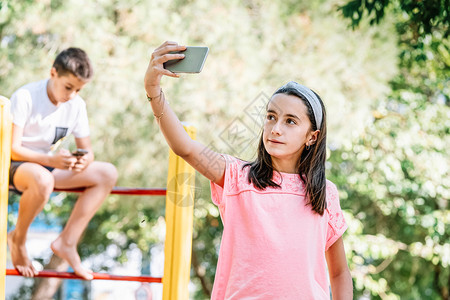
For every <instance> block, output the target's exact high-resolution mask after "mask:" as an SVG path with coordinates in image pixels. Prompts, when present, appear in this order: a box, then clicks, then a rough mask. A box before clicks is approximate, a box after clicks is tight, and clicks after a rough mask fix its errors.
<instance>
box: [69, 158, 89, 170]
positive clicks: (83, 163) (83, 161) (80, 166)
mask: <svg viewBox="0 0 450 300" xmlns="http://www.w3.org/2000/svg"><path fill="white" fill-rule="evenodd" d="M88 164H89V160H88V157H87V154H85V155H83V156H78V157H77V161H76V163H75V166H74V167H73V169H72V171H74V172H81V171H83V170H84V169H86V167H87V165H88Z"/></svg>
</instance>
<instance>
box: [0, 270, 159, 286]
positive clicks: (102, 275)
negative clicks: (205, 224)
mask: <svg viewBox="0 0 450 300" xmlns="http://www.w3.org/2000/svg"><path fill="white" fill-rule="evenodd" d="M6 275H9V276H22V275H21V274H20V273H19V271H17V270H15V269H6ZM92 275H94V279H93V280H120V281H139V282H156V283H161V282H162V278H161V277H150V276H120V275H110V274H106V273H92ZM35 277H55V278H63V279H80V280H83V279H82V278H81V277H79V276H78V275H75V273H72V272H57V271H52V270H44V271H40V272H39V274H38V275H37V276H35Z"/></svg>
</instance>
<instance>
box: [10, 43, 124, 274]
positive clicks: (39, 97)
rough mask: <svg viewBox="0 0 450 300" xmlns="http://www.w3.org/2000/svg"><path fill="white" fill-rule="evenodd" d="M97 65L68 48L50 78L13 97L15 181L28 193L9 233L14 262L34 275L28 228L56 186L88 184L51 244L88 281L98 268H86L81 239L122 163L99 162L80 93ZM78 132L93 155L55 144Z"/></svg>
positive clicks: (12, 173)
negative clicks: (74, 152) (79, 245)
mask: <svg viewBox="0 0 450 300" xmlns="http://www.w3.org/2000/svg"><path fill="white" fill-rule="evenodd" d="M92 75H93V69H92V66H91V62H90V60H89V58H88V56H87V54H86V53H85V52H84V51H83V50H81V49H79V48H69V49H66V50H64V51H62V52H61V53H60V54H59V55H58V56H57V57H56V59H55V61H54V63H53V67H52V68H51V70H50V78H49V79H45V80H41V81H38V82H33V83H30V84H27V85H25V86H23V87H21V88H20V89H18V90H17V91H16V92H15V93H14V94H13V95H12V96H11V112H12V115H13V132H12V149H11V160H12V161H11V169H10V183H11V184H13V185H14V187H15V188H16V189H17V190H18V191H20V192H22V196H21V199H20V203H19V215H18V219H17V224H16V228H15V229H14V230H12V231H11V232H10V233H9V234H8V245H9V249H10V252H11V258H12V262H13V264H14V267H15V268H16V269H17V270H18V271H19V272H20V273H21V274H22V275H23V276H27V277H33V276H35V275H37V271H36V270H35V269H34V267H33V265H32V264H31V261H30V259H29V258H28V254H27V251H26V248H25V241H26V236H27V231H28V228H29V226H30V224H31V222H32V221H33V219H34V218H35V217H36V216H37V215H38V213H39V212H40V211H41V210H42V209H43V207H44V205H45V204H46V203H47V201H48V198H49V196H50V194H51V193H52V191H53V188H79V187H84V188H86V189H85V191H84V192H83V193H82V194H80V196H79V198H78V200H77V202H76V204H75V206H74V208H73V211H72V213H71V215H70V217H69V220H68V221H67V224H66V226H65V228H64V229H63V231H62V232H61V234H60V235H59V237H58V238H57V239H56V240H55V241H53V242H52V244H51V248H52V250H53V252H54V253H55V254H56V255H58V256H59V257H61V258H63V259H65V260H66V261H67V262H68V263H69V264H70V266H71V267H72V268H73V270H74V272H75V273H76V274H77V275H79V276H81V277H82V278H84V279H86V280H90V279H92V278H93V276H92V274H91V273H92V272H91V271H89V270H86V269H84V268H83V267H82V265H81V261H80V256H79V255H78V252H77V243H78V241H79V239H80V237H81V234H82V233H83V231H84V229H85V228H86V226H87V224H88V223H89V221H90V219H91V218H92V217H93V215H94V214H95V212H96V211H97V209H98V208H99V207H100V206H101V204H102V202H103V200H104V199H105V198H106V197H107V196H108V194H109V193H110V191H111V189H112V188H113V187H114V185H115V183H116V180H117V171H116V168H115V167H114V166H113V165H112V164H110V163H105V162H98V161H94V154H93V153H92V148H91V141H90V138H89V123H88V118H87V113H86V104H85V102H84V100H83V99H82V98H81V97H80V96H79V95H78V93H79V91H80V90H81V89H82V88H83V87H84V86H85V85H86V84H87V83H88V82H89V81H90V80H91V78H92ZM69 134H73V135H74V137H75V143H76V146H77V148H81V149H85V150H87V151H88V153H87V154H84V155H82V156H74V155H72V154H71V153H70V152H69V151H68V150H66V149H61V150H59V151H57V152H56V153H53V152H52V149H54V148H55V147H57V145H59V144H60V143H61V139H62V138H64V137H66V136H68V135H69Z"/></svg>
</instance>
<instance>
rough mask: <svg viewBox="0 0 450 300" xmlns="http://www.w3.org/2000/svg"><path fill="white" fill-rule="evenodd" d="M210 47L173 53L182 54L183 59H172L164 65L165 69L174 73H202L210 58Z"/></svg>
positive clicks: (190, 48) (188, 48)
mask: <svg viewBox="0 0 450 300" xmlns="http://www.w3.org/2000/svg"><path fill="white" fill-rule="evenodd" d="M208 51H209V48H208V47H186V50H184V51H175V52H170V53H171V54H173V53H182V54H184V55H185V57H184V58H183V59H172V60H169V61H167V62H165V63H164V69H166V70H169V71H171V72H173V73H200V72H201V71H202V68H203V65H204V64H205V60H206V57H207V56H208Z"/></svg>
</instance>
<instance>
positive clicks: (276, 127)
mask: <svg viewBox="0 0 450 300" xmlns="http://www.w3.org/2000/svg"><path fill="white" fill-rule="evenodd" d="M271 133H272V134H274V135H281V128H280V124H279V123H278V122H277V123H275V125H273V127H272V130H271Z"/></svg>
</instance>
